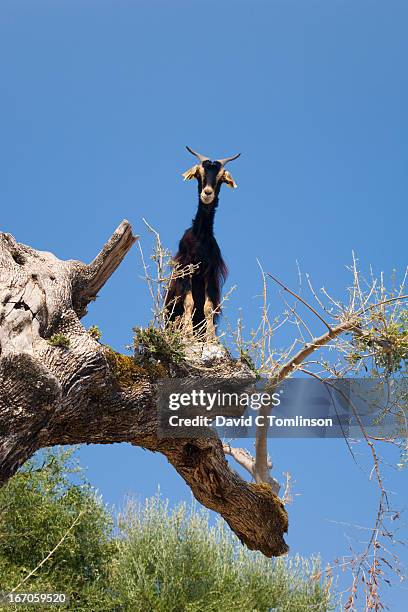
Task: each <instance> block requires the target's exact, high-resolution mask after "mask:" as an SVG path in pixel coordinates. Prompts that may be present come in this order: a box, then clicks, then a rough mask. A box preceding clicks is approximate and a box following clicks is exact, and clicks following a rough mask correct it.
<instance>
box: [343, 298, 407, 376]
mask: <svg viewBox="0 0 408 612" xmlns="http://www.w3.org/2000/svg"><path fill="white" fill-rule="evenodd" d="M367 353H368V354H371V355H372V357H373V360H374V365H375V370H374V371H373V374H374V375H377V374H378V373H379V372H385V373H387V374H395V373H397V372H401V371H402V370H405V371H406V370H407V367H408V310H406V309H404V310H399V311H396V312H395V311H394V312H392V313H391V314H387V313H384V312H373V313H372V314H371V317H370V324H369V326H367V329H366V330H365V331H364V332H363V333H359V334H355V335H354V342H353V349H352V350H351V351H350V353H349V354H348V355H347V360H348V361H349V362H350V363H352V364H356V363H358V361H360V360H361V359H363V358H364V357H365V355H366V354H367Z"/></svg>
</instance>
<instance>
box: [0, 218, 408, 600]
mask: <svg viewBox="0 0 408 612" xmlns="http://www.w3.org/2000/svg"><path fill="white" fill-rule="evenodd" d="M156 239H157V248H156V253H155V256H154V260H155V263H156V264H157V267H158V274H159V276H158V279H157V281H158V282H157V287H158V288H157V291H156V292H154V291H153V290H152V287H151V277H150V274H149V273H148V272H147V279H148V282H149V287H150V289H151V293H152V297H153V299H154V302H155V306H157V303H158V302H159V301H160V299H162V297H163V296H162V293H161V287H162V283H163V281H165V280H166V275H164V276H163V266H165V265H166V253H165V251H164V250H163V248H162V246H161V243H160V239H159V237H158V235H157V234H156ZM135 240H136V238H135V237H134V236H133V234H132V230H131V228H130V225H129V224H128V223H127V222H126V221H124V222H122V224H121V225H120V226H119V228H118V229H117V230H116V232H115V233H114V235H113V236H112V238H111V239H110V240H109V241H108V243H107V244H106V245H105V247H104V248H103V250H102V251H101V253H100V254H99V255H98V256H97V257H96V258H95V259H94V261H93V262H92V263H91V264H89V265H85V264H83V263H81V262H77V261H68V262H62V261H60V260H58V259H57V258H55V257H54V256H53V255H51V254H49V253H42V252H39V251H35V250H34V249H32V248H30V247H27V246H24V245H21V244H18V243H17V242H16V241H15V240H14V238H13V237H11V236H10V235H8V234H0V265H1V277H0V342H1V356H0V429H1V432H2V438H1V441H0V482H6V481H7V479H8V478H9V477H10V476H11V475H12V474H14V473H15V472H16V470H17V469H18V468H19V466H21V465H22V464H23V463H24V462H25V461H26V460H27V459H28V458H29V457H30V456H32V454H33V453H34V452H35V451H36V450H37V449H39V448H43V447H47V446H54V445H57V444H75V443H82V442H93V443H110V442H121V441H127V442H130V443H132V444H134V445H139V446H143V447H144V448H146V449H148V450H152V451H159V452H161V453H163V454H164V455H165V456H166V457H167V458H168V460H169V462H170V463H171V464H172V465H173V466H174V467H175V469H176V470H177V471H178V473H179V474H180V475H181V476H182V477H183V478H184V480H185V481H186V483H187V484H188V485H189V486H190V488H191V490H192V492H193V494H194V496H195V497H196V499H197V500H198V501H199V502H200V503H202V504H203V505H204V506H206V507H207V508H210V509H212V510H215V511H216V512H218V513H219V514H220V515H221V516H222V517H223V518H224V519H225V520H226V522H227V523H228V524H229V526H230V527H231V529H232V530H233V531H234V532H235V533H236V535H237V536H238V537H239V538H240V540H241V541H242V542H243V543H245V544H246V545H247V546H248V548H250V549H251V550H254V549H255V550H259V551H261V552H262V553H263V554H264V555H266V556H279V555H281V554H284V553H285V552H287V545H286V543H285V541H284V534H285V533H286V531H287V527H288V520H287V513H286V510H285V508H284V505H283V503H282V500H281V499H280V498H279V497H278V495H277V493H278V491H279V483H278V482H277V481H276V479H275V478H274V477H273V476H272V474H271V468H272V462H271V460H270V459H269V457H268V448H267V428H266V427H264V428H259V429H258V432H257V439H256V453H255V457H252V456H251V455H250V454H249V453H248V452H247V451H244V450H243V449H234V448H232V447H231V445H229V444H224V445H222V443H221V441H220V440H219V439H218V438H217V437H216V436H214V435H213V436H206V437H198V438H194V439H191V438H190V439H180V438H170V439H169V438H164V437H160V436H159V435H158V414H157V394H158V388H159V386H158V380H159V379H160V378H163V377H183V376H184V377H189V376H193V375H194V374H197V372H201V371H202V370H203V369H205V370H206V371H207V372H208V371H210V372H211V375H212V376H213V377H217V378H218V379H224V380H229V381H233V382H234V383H235V384H236V385H242V386H243V387H245V385H250V384H252V383H253V382H254V380H255V378H256V376H257V375H258V374H261V375H264V376H266V377H267V379H268V381H269V386H270V388H275V387H276V385H278V384H279V382H281V381H283V380H284V379H286V378H288V377H290V376H293V375H294V374H295V373H302V374H303V375H307V376H311V377H313V378H315V379H318V380H320V381H322V383H323V384H326V385H332V384H333V380H336V379H338V378H339V377H342V376H350V375H357V374H359V373H360V372H361V371H363V370H364V368H366V369H367V368H368V366H367V364H369V362H371V365H372V366H374V367H373V369H374V373H375V375H376V376H378V377H379V378H381V379H382V380H385V381H387V380H389V378H390V377H397V378H398V376H399V375H400V372H401V369H400V368H401V367H403V368H404V369H405V371H406V365H407V363H408V325H407V320H408V319H407V317H406V309H405V310H404V307H403V304H404V300H406V299H407V295H406V294H405V293H404V285H405V279H404V280H403V282H402V283H401V284H400V286H399V287H393V288H392V290H391V291H390V292H387V290H386V288H385V286H384V283H383V281H382V279H380V281H379V282H378V281H377V279H375V278H370V279H369V280H368V282H365V280H364V279H362V278H361V276H360V274H359V272H358V270H357V264H356V261H355V260H353V266H352V268H351V272H352V275H353V283H352V286H351V288H350V292H349V299H348V300H347V301H345V303H344V301H343V300H335V299H333V298H332V297H331V296H330V295H329V294H328V293H327V292H326V291H325V290H323V294H324V297H325V298H326V299H327V300H328V305H325V304H324V303H323V302H322V299H321V297H319V296H318V295H317V293H316V292H315V291H314V289H313V287H312V285H311V283H310V281H309V287H310V290H311V293H312V295H313V296H314V298H315V299H316V302H317V304H318V307H319V309H320V312H318V310H317V309H316V308H315V307H314V306H312V305H311V304H310V303H308V302H307V301H306V300H305V299H304V298H303V297H301V296H300V295H299V294H298V293H295V292H294V291H293V290H291V289H289V287H287V286H286V285H284V284H283V283H282V282H281V281H279V280H278V279H276V278H275V277H274V276H273V275H272V274H269V273H267V274H265V273H264V272H263V271H262V274H263V281H264V308H263V316H262V320H261V323H260V325H259V328H258V330H256V331H255V333H254V335H253V337H252V339H251V341H250V343H249V346H248V344H245V343H243V342H242V339H241V338H239V342H238V346H239V352H240V359H232V358H231V357H230V355H229V353H228V351H227V350H226V349H225V348H223V347H222V346H221V345H220V344H218V345H215V346H212V347H211V350H207V349H208V347H206V346H204V345H203V344H200V343H198V345H197V346H193V347H190V349H189V350H188V351H186V350H185V348H186V343H185V342H184V340H183V337H182V336H180V332H179V331H174V330H170V333H169V332H168V330H167V329H166V328H165V327H163V311H159V312H158V313H156V314H155V317H156V322H157V320H158V321H159V322H160V325H159V326H158V327H157V326H151V327H149V328H148V329H145V330H143V329H140V328H139V329H137V330H136V337H135V357H130V356H125V355H121V354H119V353H117V352H115V351H113V350H112V349H110V348H109V347H106V346H104V345H102V344H100V343H99V342H98V337H97V336H98V333H97V330H95V329H93V330H89V331H87V330H85V329H84V327H83V326H82V325H81V323H80V319H81V317H82V316H83V315H84V314H85V312H86V308H87V306H88V304H89V303H90V302H91V301H92V300H94V299H95V297H96V295H97V293H98V291H99V290H100V288H101V287H102V286H103V285H104V283H105V282H106V281H107V279H108V278H109V276H110V275H111V274H112V273H113V271H114V270H115V269H116V267H117V266H118V265H119V264H120V262H121V261H122V259H123V257H124V256H125V254H126V253H127V252H128V250H129V249H130V248H131V246H132V244H133V243H134V242H135ZM145 267H146V266H145ZM176 273H180V274H188V270H179V271H176ZM269 279H270V280H273V281H274V282H276V283H277V284H278V285H279V286H280V287H281V288H282V289H283V291H284V293H285V295H286V294H289V295H291V296H292V297H293V298H295V300H296V302H295V304H294V305H290V304H287V309H286V312H285V313H284V317H283V320H282V321H279V322H278V323H277V324H276V325H274V324H271V322H270V320H269V315H268V312H269V309H268V304H267V297H266V295H267V290H266V286H267V281H268V280H269ZM167 280H168V278H167ZM308 280H309V279H308ZM299 304H301V305H302V307H305V308H306V309H307V311H308V312H309V313H312V314H311V316H312V317H313V318H314V319H315V320H318V321H319V325H320V326H323V328H324V329H323V332H319V333H316V334H314V333H312V331H311V329H312V326H311V324H310V321H308V320H307V318H306V317H304V316H303V315H301V314H300V313H299V308H298V306H299ZM285 321H291V322H292V323H294V324H295V325H296V326H297V330H298V337H297V338H295V340H294V341H293V343H292V344H291V346H290V347H289V349H288V350H287V351H283V352H281V353H280V354H279V353H276V351H275V349H274V348H273V346H272V337H273V335H274V334H275V331H276V327H280V326H281V325H282V324H283V323H284V322H285ZM238 331H239V330H238ZM238 335H239V334H238ZM189 340H191V339H189ZM325 347H329V348H330V349H331V350H332V351H333V352H334V354H335V356H336V358H335V359H334V360H330V361H329V360H327V359H325V358H324V357H322V356H321V354H320V351H321V350H322V349H324V348H325ZM250 349H251V350H253V349H255V353H257V354H258V358H254V357H253V356H251V354H250ZM136 357H137V358H136ZM324 375H328V377H329V379H328V380H325V379H324V378H323V376H324ZM404 398H405V399H404ZM398 410H399V414H400V415H401V423H402V425H401V428H400V430H399V432H397V435H394V436H387V437H384V436H380V437H377V438H374V437H373V436H371V435H370V434H368V433H367V431H366V430H365V428H364V426H363V424H362V423H361V420H359V415H358V414H357V413H355V415H354V416H355V418H356V419H357V422H358V423H359V425H361V434H362V437H363V439H364V440H365V442H366V444H367V448H368V449H369V452H370V454H371V457H372V472H373V474H374V475H375V477H376V480H377V483H378V487H379V505H378V511H377V515H376V520H375V525H374V526H373V528H372V533H373V536H372V538H371V539H370V541H369V545H368V546H367V547H366V548H365V549H364V551H363V552H362V554H361V555H360V556H359V557H358V558H357V559H353V560H352V567H353V571H354V575H355V580H357V579H358V578H359V577H360V578H362V580H363V582H364V584H365V587H366V594H367V605H368V606H371V607H374V608H375V607H377V609H378V607H379V605H380V601H379V595H378V579H379V577H381V572H382V569H381V563H387V562H386V561H385V562H384V561H380V560H379V559H378V552H379V550H382V551H385V546H383V545H382V543H381V542H380V536H381V534H383V533H385V534H386V535H389V533H390V532H389V530H387V528H386V526H385V521H386V520H393V516H395V513H394V512H393V510H392V509H391V508H390V506H389V503H388V498H387V492H386V490H385V488H384V485H383V478H382V475H381V466H380V458H379V453H378V450H377V448H378V445H379V444H382V443H391V444H395V443H398V442H397V438H398V436H399V437H401V431H402V432H403V433H402V435H403V436H404V437H405V439H406V430H405V429H404V427H403V425H404V422H405V420H404V419H405V417H404V415H406V393H405V394H403V395H401V396H400V398H399V405H398ZM261 412H262V411H261ZM263 412H264V413H265V414H266V413H267V412H268V411H267V410H265V411H263ZM404 448H406V444H405V447H404V446H403V445H402V449H403V450H404ZM225 455H230V456H231V457H233V458H234V459H235V460H236V461H237V462H238V463H239V464H240V465H241V466H242V467H244V468H245V469H246V470H247V471H248V472H249V473H250V475H251V477H252V479H253V480H254V481H255V482H245V481H244V480H243V479H242V478H241V477H240V476H239V475H238V474H237V473H236V472H235V471H234V470H232V469H231V468H230V467H229V464H228V462H227V460H226V458H225ZM285 498H286V495H285V496H284V499H285ZM354 587H355V581H354V582H353V591H352V594H351V596H350V601H349V604H350V605H349V608H350V607H352V606H353V605H354V603H353V602H354V596H353V593H354Z"/></svg>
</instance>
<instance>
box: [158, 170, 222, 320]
mask: <svg viewBox="0 0 408 612" xmlns="http://www.w3.org/2000/svg"><path fill="white" fill-rule="evenodd" d="M203 167H204V169H205V184H206V185H210V186H211V187H213V189H214V191H215V198H214V201H213V202H212V204H203V202H202V201H201V199H200V194H201V191H202V187H203V185H202V180H201V177H199V176H198V177H197V179H198V194H199V203H198V210H197V214H196V216H195V217H194V219H193V221H192V225H191V227H190V228H189V229H187V230H186V231H185V232H184V235H183V237H182V239H181V240H180V243H179V249H178V252H177V254H176V256H175V258H174V260H175V262H176V263H177V264H179V266H180V267H181V268H183V267H184V266H187V265H189V264H199V268H198V270H197V271H196V272H195V273H194V274H193V275H192V277H186V278H179V279H175V280H174V281H173V282H172V283H171V285H170V288H169V291H168V295H167V299H166V306H167V307H168V309H169V310H170V313H171V314H170V319H171V320H175V319H176V318H177V317H180V316H182V315H183V312H184V308H183V304H184V298H185V296H186V294H187V293H188V291H189V290H190V286H191V289H192V293H193V300H194V315H193V325H194V326H196V325H200V324H201V323H202V322H203V321H204V320H205V316H204V301H205V288H206V287H207V295H208V297H209V298H210V299H211V301H212V303H213V307H214V308H216V309H217V312H216V314H215V315H214V321H216V320H217V318H218V316H219V307H220V302H221V288H222V285H223V284H224V282H225V280H226V278H227V275H228V270H227V266H226V265H225V262H224V260H223V258H222V256H221V251H220V248H219V246H218V244H217V241H216V239H215V237H214V216H215V211H216V209H217V206H218V194H219V191H220V187H221V181H219V182H218V184H217V181H216V177H217V174H218V172H219V170H220V168H221V164H219V162H204V163H203ZM190 283H191V285H190ZM173 305H174V307H173ZM172 310H173V311H172ZM171 311H172V312H171Z"/></svg>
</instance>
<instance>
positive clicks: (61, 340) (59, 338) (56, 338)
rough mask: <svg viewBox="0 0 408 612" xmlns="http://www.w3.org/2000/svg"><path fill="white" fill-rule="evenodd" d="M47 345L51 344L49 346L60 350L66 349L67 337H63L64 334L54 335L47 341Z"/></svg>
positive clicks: (68, 341)
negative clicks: (57, 347)
mask: <svg viewBox="0 0 408 612" xmlns="http://www.w3.org/2000/svg"><path fill="white" fill-rule="evenodd" d="M48 344H51V346H59V347H60V348H64V349H68V348H69V346H70V339H69V338H67V336H64V334H54V335H53V336H51V338H50V339H49V340H48Z"/></svg>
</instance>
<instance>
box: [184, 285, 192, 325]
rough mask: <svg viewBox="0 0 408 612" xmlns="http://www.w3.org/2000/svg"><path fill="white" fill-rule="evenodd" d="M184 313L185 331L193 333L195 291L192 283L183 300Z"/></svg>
mask: <svg viewBox="0 0 408 612" xmlns="http://www.w3.org/2000/svg"><path fill="white" fill-rule="evenodd" d="M183 308H184V314H183V331H184V332H185V333H186V334H187V335H188V336H192V335H193V311H194V299H193V292H192V289H191V283H189V285H188V289H187V293H186V295H185V298H184V302H183Z"/></svg>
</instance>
